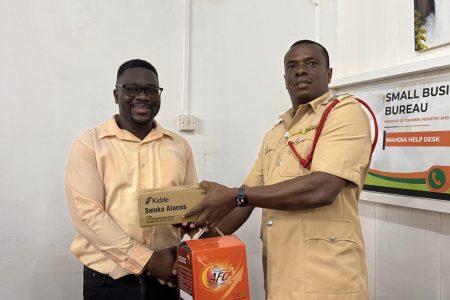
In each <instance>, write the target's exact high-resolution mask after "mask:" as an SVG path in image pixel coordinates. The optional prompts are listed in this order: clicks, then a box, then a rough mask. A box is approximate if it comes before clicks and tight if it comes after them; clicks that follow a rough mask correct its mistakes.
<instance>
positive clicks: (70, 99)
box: [0, 0, 315, 300]
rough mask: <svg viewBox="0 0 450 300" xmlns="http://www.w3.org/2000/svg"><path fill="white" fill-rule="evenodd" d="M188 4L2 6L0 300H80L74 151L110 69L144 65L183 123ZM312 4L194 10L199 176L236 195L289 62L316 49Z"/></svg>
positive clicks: (251, 2) (75, 0)
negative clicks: (289, 56) (69, 199)
mask: <svg viewBox="0 0 450 300" xmlns="http://www.w3.org/2000/svg"><path fill="white" fill-rule="evenodd" d="M183 5H184V1H180V0H153V1H143V0H130V1H127V2H126V3H125V2H123V1H117V0H116V1H106V0H103V1H101V0H99V1H80V0H71V1H64V0H43V1H25V0H16V1H9V2H6V1H3V2H1V3H0V33H1V36H2V43H1V48H0V49H1V50H0V51H1V52H0V53H1V55H0V80H1V81H2V88H1V89H0V99H1V103H2V109H1V110H0V119H1V120H2V121H3V124H4V125H3V126H2V127H1V128H0V151H1V152H0V153H1V161H0V189H1V191H2V196H3V197H2V201H0V210H1V211H2V217H1V218H0V226H1V228H3V230H2V232H1V233H0V242H1V245H2V248H1V249H0V255H1V259H0V292H1V298H2V299H81V290H82V286H81V282H82V280H81V277H82V273H81V264H80V263H79V262H78V261H77V260H76V259H75V258H73V256H72V255H71V253H70V251H69V245H70V243H71V241H72V239H73V236H74V229H73V225H72V223H71V220H70V218H69V215H68V213H67V208H66V200H65V196H64V180H63V178H64V169H65V163H66V156H67V151H68V148H69V146H70V144H71V143H72V141H73V140H74V139H75V138H76V137H77V136H78V135H79V134H80V133H81V132H82V131H84V130H85V129H86V128H89V127H92V126H95V125H96V124H98V123H99V122H102V121H103V120H105V119H106V118H108V117H110V116H111V115H112V114H114V113H115V112H116V111H117V109H116V106H115V104H114V101H113V97H112V89H113V85H114V83H115V74H116V71H117V68H118V66H119V65H120V64H121V63H122V62H124V61H125V60H128V59H131V58H143V59H148V60H149V61H151V62H152V63H154V64H155V66H156V67H157V69H158V71H159V74H160V83H161V86H163V87H164V88H165V90H164V93H163V99H162V100H163V104H162V109H161V112H160V115H159V116H158V119H159V121H160V122H161V123H162V124H163V125H165V126H166V127H168V128H170V129H175V130H176V116H177V115H178V114H180V113H181V111H182V105H181V100H180V99H181V96H182V92H183V91H182V86H183V84H182V62H183V51H182V48H183V42H182V36H183V32H184V20H183V17H184V11H183V10H184V7H183ZM314 34H315V32H314V6H313V5H312V4H311V2H310V1H295V0H286V1H270V0H264V1H262V0H259V1H258V0H247V1H242V0H214V1H212V0H192V32H191V35H192V44H191V59H192V61H191V65H192V69H191V73H190V75H191V77H190V90H191V93H190V99H189V100H190V104H189V109H190V112H191V113H192V114H194V115H195V116H197V117H198V118H199V125H200V126H199V129H198V131H197V132H196V133H194V134H185V136H186V137H187V138H188V140H189V141H190V142H191V144H192V146H193V150H194V153H195V159H196V163H197V166H198V173H199V177H200V178H202V179H209V180H217V181H220V182H222V183H225V184H228V185H239V184H240V183H241V182H242V180H243V178H244V177H245V175H246V173H247V171H248V169H249V167H250V165H251V163H252V162H253V159H254V157H255V155H256V152H257V149H258V147H259V142H260V140H261V138H262V135H263V133H264V132H265V131H266V130H268V129H270V128H271V126H272V125H273V124H274V123H275V122H276V119H277V115H278V114H279V113H282V112H283V111H284V110H286V109H287V108H288V107H289V105H290V101H289V97H288V95H287V93H286V92H285V89H284V82H283V77H282V75H283V68H282V62H283V56H284V54H285V52H286V50H287V49H288V47H289V46H290V45H291V44H292V43H293V42H294V41H296V40H298V39H301V38H313V37H314ZM259 213H260V212H259V211H257V212H256V213H255V214H254V216H252V219H251V220H250V222H248V223H247V224H246V225H245V227H244V228H243V229H242V230H240V231H239V236H240V237H241V238H242V239H243V240H244V241H245V242H246V243H247V246H248V254H249V267H250V280H251V284H252V296H253V297H252V299H256V300H258V299H263V294H264V293H263V289H262V273H261V267H260V265H261V264H260V256H261V254H260V253H261V250H260V242H259V240H258V235H259V219H258V217H259Z"/></svg>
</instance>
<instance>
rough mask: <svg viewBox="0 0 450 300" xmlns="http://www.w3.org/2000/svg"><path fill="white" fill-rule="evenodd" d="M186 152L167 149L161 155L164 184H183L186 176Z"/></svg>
mask: <svg viewBox="0 0 450 300" xmlns="http://www.w3.org/2000/svg"><path fill="white" fill-rule="evenodd" d="M183 154H184V153H180V152H177V151H176V150H175V149H167V150H166V151H165V152H164V154H162V155H161V160H160V164H161V175H162V176H161V179H162V181H163V185H164V186H172V185H182V184H183V182H184V179H185V177H186V160H185V159H184V157H183Z"/></svg>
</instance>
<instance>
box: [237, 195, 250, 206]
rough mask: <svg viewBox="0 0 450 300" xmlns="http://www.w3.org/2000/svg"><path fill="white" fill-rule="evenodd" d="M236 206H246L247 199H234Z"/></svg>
mask: <svg viewBox="0 0 450 300" xmlns="http://www.w3.org/2000/svg"><path fill="white" fill-rule="evenodd" d="M236 203H237V206H247V204H248V200H247V197H245V196H244V197H236Z"/></svg>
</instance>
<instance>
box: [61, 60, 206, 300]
mask: <svg viewBox="0 0 450 300" xmlns="http://www.w3.org/2000/svg"><path fill="white" fill-rule="evenodd" d="M161 92H162V88H161V87H160V86H159V80H158V73H157V72H156V69H155V68H154V67H153V66H152V65H151V64H150V63H148V62H146V61H143V60H139V59H134V60H130V61H127V62H125V63H123V64H122V65H121V66H120V68H119V70H118V72H117V82H116V88H115V89H114V91H113V93H114V98H115V102H116V103H117V105H118V106H119V114H117V115H115V116H113V117H111V118H109V119H108V120H107V121H106V122H104V123H103V124H101V125H99V126H97V127H95V128H93V129H90V130H87V131H86V132H84V133H83V134H82V135H81V136H80V137H79V138H78V139H77V140H76V141H75V143H74V144H73V146H72V149H71V151H70V155H69V160H68V164H67V177H66V194H67V201H68V206H69V210H70V214H71V217H72V219H73V222H74V224H75V227H76V230H77V235H76V237H75V240H74V241H73V243H72V246H71V250H72V253H73V254H74V255H75V256H76V257H77V258H78V259H79V260H80V261H81V262H82V263H83V264H84V272H83V278H84V282H83V295H84V299H85V300H90V299H92V300H94V299H95V300H100V299H105V300H114V299H127V300H132V299H136V300H137V299H139V300H141V299H152V300H157V299H160V300H169V299H173V300H175V299H178V297H179V296H178V291H177V289H175V288H170V287H174V286H175V284H176V281H177V279H176V277H175V276H174V274H173V266H174V261H175V255H176V246H177V245H178V244H179V243H180V241H181V232H180V229H179V228H175V227H173V226H171V225H161V226H154V227H146V228H141V227H140V226H139V214H138V204H137V193H138V192H139V191H140V190H142V189H150V188H158V187H167V186H175V185H186V184H187V185H189V184H196V183H197V176H196V172H195V165H194V160H193V156H192V151H191V148H190V146H189V144H188V143H187V142H186V140H184V139H183V138H182V137H181V136H179V135H177V134H175V133H173V132H171V131H169V130H166V129H164V128H163V127H162V126H161V125H160V124H159V123H158V122H156V121H155V119H154V118H155V117H156V115H157V114H158V112H159V108H160V106H161ZM148 273H150V274H151V276H148ZM157 279H159V281H160V283H167V285H168V286H169V287H167V286H165V285H161V284H160V283H158V280H157Z"/></svg>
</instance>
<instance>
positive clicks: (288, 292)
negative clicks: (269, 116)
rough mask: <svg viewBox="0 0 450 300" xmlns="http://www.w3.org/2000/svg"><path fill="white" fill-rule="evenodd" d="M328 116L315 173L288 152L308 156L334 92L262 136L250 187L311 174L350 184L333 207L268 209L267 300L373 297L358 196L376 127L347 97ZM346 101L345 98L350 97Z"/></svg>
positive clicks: (265, 219)
mask: <svg viewBox="0 0 450 300" xmlns="http://www.w3.org/2000/svg"><path fill="white" fill-rule="evenodd" d="M338 98H340V99H341V102H340V103H338V104H337V105H336V106H335V107H334V108H333V109H332V110H331V112H330V114H329V115H328V118H327V121H326V122H325V125H324V128H323V130H322V134H321V136H320V138H319V141H318V144H317V147H316V151H315V153H314V157H313V160H312V164H311V170H309V169H306V168H303V167H302V166H301V164H300V162H299V160H298V158H297V157H296V156H295V155H294V153H293V151H292V149H291V148H290V147H289V146H288V141H292V142H293V143H294V144H295V148H296V150H297V152H298V153H299V154H300V155H301V156H302V158H306V157H307V155H308V154H309V151H310V149H311V146H312V141H313V138H314V134H315V128H316V126H317V124H318V123H319V120H320V117H321V116H322V113H323V111H324V109H325V107H326V105H327V104H328V103H329V102H330V100H332V99H333V97H332V95H331V94H330V93H326V94H324V95H323V96H321V97H319V98H317V99H315V100H313V101H312V102H310V103H308V104H304V105H300V106H299V108H298V110H297V111H296V112H295V116H293V115H294V111H293V109H290V110H289V111H287V112H286V113H285V114H283V115H282V116H281V119H282V121H281V122H280V123H279V124H278V125H276V126H275V127H274V128H273V129H272V130H270V131H269V132H268V133H267V134H266V135H265V137H264V140H263V143H262V145H261V148H260V151H259V154H258V158H257V159H256V162H255V164H254V166H253V168H252V170H251V171H250V174H249V175H248V177H247V179H246V181H245V184H247V185H249V186H257V185H269V184H275V183H278V182H281V181H284V180H288V179H291V178H294V177H297V176H304V175H308V174H310V173H312V172H317V171H320V172H326V173H329V174H333V175H335V176H338V177H341V178H344V179H346V180H347V181H348V183H347V184H346V185H345V187H344V188H343V190H342V191H341V193H340V194H339V195H338V196H337V198H336V199H335V200H334V202H333V203H332V204H331V205H329V206H323V207H319V208H314V209H306V210H299V211H281V210H273V209H263V217H262V224H261V235H262V239H263V265H264V271H265V279H266V294H267V299H269V300H294V299H295V300H306V299H307V300H344V299H345V300H347V299H352V300H356V299H358V300H359V299H367V298H368V291H367V270H366V264H365V257H364V241H363V236H362V232H361V225H360V220H359V216H358V198H359V195H360V192H361V188H362V186H363V183H364V179H365V176H366V174H367V169H368V165H369V159H370V147H371V140H370V124H369V121H368V118H367V115H366V114H365V112H364V111H363V109H362V108H361V105H360V104H359V102H357V101H356V100H355V99H354V98H353V97H351V96H349V95H346V96H340V97H338ZM344 98H345V99H344Z"/></svg>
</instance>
